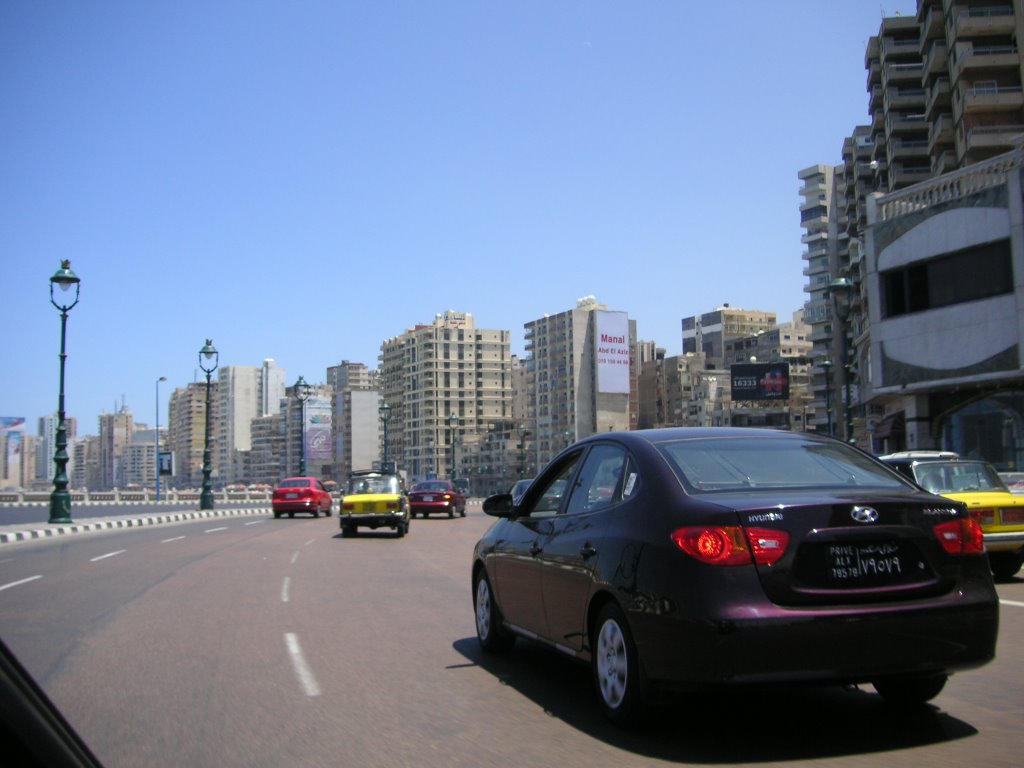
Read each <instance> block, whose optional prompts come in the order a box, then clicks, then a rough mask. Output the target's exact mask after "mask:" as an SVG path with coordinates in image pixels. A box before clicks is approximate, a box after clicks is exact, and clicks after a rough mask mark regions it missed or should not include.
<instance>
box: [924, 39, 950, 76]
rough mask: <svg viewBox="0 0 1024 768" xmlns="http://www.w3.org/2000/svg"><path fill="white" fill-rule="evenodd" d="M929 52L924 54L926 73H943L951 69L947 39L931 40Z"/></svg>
mask: <svg viewBox="0 0 1024 768" xmlns="http://www.w3.org/2000/svg"><path fill="white" fill-rule="evenodd" d="M929 45H930V47H929V48H928V53H927V55H926V56H924V72H925V75H926V76H928V75H943V74H945V73H946V72H948V71H949V49H948V48H947V47H946V41H945V40H933V41H929Z"/></svg>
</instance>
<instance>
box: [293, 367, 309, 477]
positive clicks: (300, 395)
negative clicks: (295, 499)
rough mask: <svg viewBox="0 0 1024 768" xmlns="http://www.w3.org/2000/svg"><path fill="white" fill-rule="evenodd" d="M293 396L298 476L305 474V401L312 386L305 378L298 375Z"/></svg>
mask: <svg viewBox="0 0 1024 768" xmlns="http://www.w3.org/2000/svg"><path fill="white" fill-rule="evenodd" d="M292 390H293V391H294V392H295V398H296V399H297V400H298V401H299V425H300V426H299V477H305V476H306V401H307V400H309V395H310V393H311V392H312V390H313V388H312V387H311V386H309V384H307V383H306V380H305V379H304V378H302V377H301V376H299V380H298V381H296V382H295V386H294V387H292Z"/></svg>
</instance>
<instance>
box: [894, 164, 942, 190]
mask: <svg viewBox="0 0 1024 768" xmlns="http://www.w3.org/2000/svg"><path fill="white" fill-rule="evenodd" d="M931 177H932V168H931V164H930V163H929V164H928V165H904V164H903V163H893V165H892V168H890V169H889V180H890V182H891V184H892V185H893V188H895V189H903V188H904V187H909V186H910V185H912V184H918V183H920V182H922V181H927V180H928V179H930V178H931Z"/></svg>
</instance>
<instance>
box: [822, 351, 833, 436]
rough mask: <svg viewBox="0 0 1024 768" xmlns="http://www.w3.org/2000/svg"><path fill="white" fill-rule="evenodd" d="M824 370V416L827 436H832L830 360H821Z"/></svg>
mask: <svg viewBox="0 0 1024 768" xmlns="http://www.w3.org/2000/svg"><path fill="white" fill-rule="evenodd" d="M821 367H822V368H823V369H824V371H825V417H826V418H827V419H828V436H829V437H832V361H831V360H822V361H821Z"/></svg>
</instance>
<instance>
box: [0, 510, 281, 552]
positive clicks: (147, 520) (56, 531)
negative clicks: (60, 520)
mask: <svg viewBox="0 0 1024 768" xmlns="http://www.w3.org/2000/svg"><path fill="white" fill-rule="evenodd" d="M270 514H271V512H270V510H269V509H267V508H262V509H210V510H198V511H195V512H169V513H167V514H165V515H150V516H147V517H116V518H111V519H105V520H96V521H93V522H89V523H73V524H71V525H55V526H47V527H44V528H23V527H19V528H17V529H15V530H9V531H0V544H10V543H14V542H19V541H32V540H35V539H47V538H53V537H57V536H66V535H69V534H74V533H88V532H90V531H102V530H109V529H113V528H140V527H142V526H147V525H160V524H162V523H180V522H182V521H185V520H201V519H203V518H209V517H238V516H241V515H265V516H268V517H269V516H270Z"/></svg>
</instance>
